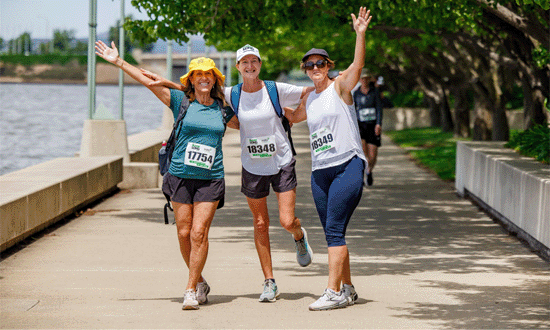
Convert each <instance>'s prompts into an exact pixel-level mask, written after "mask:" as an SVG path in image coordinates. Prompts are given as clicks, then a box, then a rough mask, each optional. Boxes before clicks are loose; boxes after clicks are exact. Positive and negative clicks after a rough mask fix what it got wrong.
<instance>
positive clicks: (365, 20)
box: [351, 7, 372, 34]
mask: <svg viewBox="0 0 550 330" xmlns="http://www.w3.org/2000/svg"><path fill="white" fill-rule="evenodd" d="M371 18H372V16H371V15H370V10H367V8H366V7H361V8H359V14H358V15H357V17H355V14H353V13H352V14H351V19H352V20H353V29H354V30H355V32H357V33H358V34H359V33H365V31H367V27H368V26H369V23H370V20H371Z"/></svg>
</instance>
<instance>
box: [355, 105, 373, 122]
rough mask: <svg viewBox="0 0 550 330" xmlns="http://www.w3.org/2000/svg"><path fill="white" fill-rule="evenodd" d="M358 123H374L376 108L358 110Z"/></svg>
mask: <svg viewBox="0 0 550 330" xmlns="http://www.w3.org/2000/svg"><path fill="white" fill-rule="evenodd" d="M358 114H359V121H375V120H376V108H363V109H359V111H358Z"/></svg>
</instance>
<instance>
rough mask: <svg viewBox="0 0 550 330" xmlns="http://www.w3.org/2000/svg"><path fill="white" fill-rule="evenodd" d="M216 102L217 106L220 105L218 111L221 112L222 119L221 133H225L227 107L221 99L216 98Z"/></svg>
mask: <svg viewBox="0 0 550 330" xmlns="http://www.w3.org/2000/svg"><path fill="white" fill-rule="evenodd" d="M216 102H218V107H220V111H221V112H222V120H223V129H224V131H223V134H224V135H225V131H226V130H227V121H228V120H227V109H226V108H227V107H224V106H223V101H222V100H220V99H218V98H216Z"/></svg>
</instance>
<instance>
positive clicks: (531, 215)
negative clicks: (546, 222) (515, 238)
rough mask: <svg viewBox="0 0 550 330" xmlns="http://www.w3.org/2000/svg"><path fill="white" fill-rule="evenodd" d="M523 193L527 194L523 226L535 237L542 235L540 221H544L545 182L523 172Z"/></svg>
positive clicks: (522, 210)
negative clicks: (541, 216)
mask: <svg viewBox="0 0 550 330" xmlns="http://www.w3.org/2000/svg"><path fill="white" fill-rule="evenodd" d="M522 186H523V187H522V188H523V189H522V190H521V191H522V194H523V195H524V196H525V202H526V204H525V205H524V207H522V208H521V219H522V223H521V228H523V229H524V230H525V231H526V232H527V233H529V234H530V235H531V236H533V237H534V238H537V237H540V232H539V223H538V221H537V220H540V221H542V218H539V216H540V210H541V209H542V204H541V202H542V198H543V192H544V191H543V187H544V182H543V181H541V180H539V179H538V178H536V177H534V176H532V175H529V174H527V173H523V175H522Z"/></svg>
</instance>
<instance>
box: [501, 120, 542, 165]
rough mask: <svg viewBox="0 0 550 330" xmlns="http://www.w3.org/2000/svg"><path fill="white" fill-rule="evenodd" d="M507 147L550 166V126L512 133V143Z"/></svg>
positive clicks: (538, 126) (509, 142)
mask: <svg viewBox="0 0 550 330" xmlns="http://www.w3.org/2000/svg"><path fill="white" fill-rule="evenodd" d="M505 146H506V147H508V148H512V149H514V150H516V151H518V152H519V153H520V154H522V155H525V156H527V157H533V158H535V159H536V160H538V161H540V162H543V163H546V164H549V163H550V128H549V127H548V125H537V126H534V127H533V128H531V129H529V130H526V131H519V132H518V131H511V132H510V141H508V143H507V144H506V145H505Z"/></svg>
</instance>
